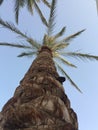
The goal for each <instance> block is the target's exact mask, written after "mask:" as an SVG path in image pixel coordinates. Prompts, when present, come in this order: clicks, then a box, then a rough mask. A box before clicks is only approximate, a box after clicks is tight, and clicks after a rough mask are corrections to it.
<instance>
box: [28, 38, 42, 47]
mask: <svg viewBox="0 0 98 130" xmlns="http://www.w3.org/2000/svg"><path fill="white" fill-rule="evenodd" d="M27 42H29V43H30V44H31V45H32V47H35V48H36V49H40V48H41V45H40V44H39V43H38V42H36V41H35V40H33V39H32V38H28V39H27Z"/></svg>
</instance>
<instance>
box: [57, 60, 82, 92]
mask: <svg viewBox="0 0 98 130" xmlns="http://www.w3.org/2000/svg"><path fill="white" fill-rule="evenodd" d="M55 63H56V65H57V67H58V69H59V70H60V71H61V73H62V74H64V75H65V76H66V78H67V79H68V80H69V82H70V83H71V84H72V86H74V87H75V88H76V89H77V90H78V91H79V92H80V93H82V91H81V90H80V89H79V87H78V86H77V85H76V84H75V83H74V81H73V80H72V79H71V78H70V76H69V75H68V74H67V73H66V72H65V71H64V69H63V68H62V67H61V66H60V65H59V64H58V63H57V62H56V61H55Z"/></svg>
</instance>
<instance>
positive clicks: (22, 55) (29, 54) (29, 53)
mask: <svg viewBox="0 0 98 130" xmlns="http://www.w3.org/2000/svg"><path fill="white" fill-rule="evenodd" d="M32 55H37V52H36V51H34V52H33V51H31V52H22V53H21V54H20V55H18V56H17V57H24V56H25V57H30V56H32Z"/></svg>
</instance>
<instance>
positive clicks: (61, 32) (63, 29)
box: [54, 27, 66, 39]
mask: <svg viewBox="0 0 98 130" xmlns="http://www.w3.org/2000/svg"><path fill="white" fill-rule="evenodd" d="M65 29H66V27H63V28H62V29H61V31H60V32H59V33H57V34H56V35H55V36H54V38H55V39H57V38H59V37H61V36H62V35H63V34H64V32H65Z"/></svg>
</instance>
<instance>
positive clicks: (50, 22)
mask: <svg viewBox="0 0 98 130" xmlns="http://www.w3.org/2000/svg"><path fill="white" fill-rule="evenodd" d="M56 1H57V0H52V4H51V10H50V16H49V20H48V36H50V35H51V34H52V32H53V27H54V26H55V22H54V20H55V9H56Z"/></svg>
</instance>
